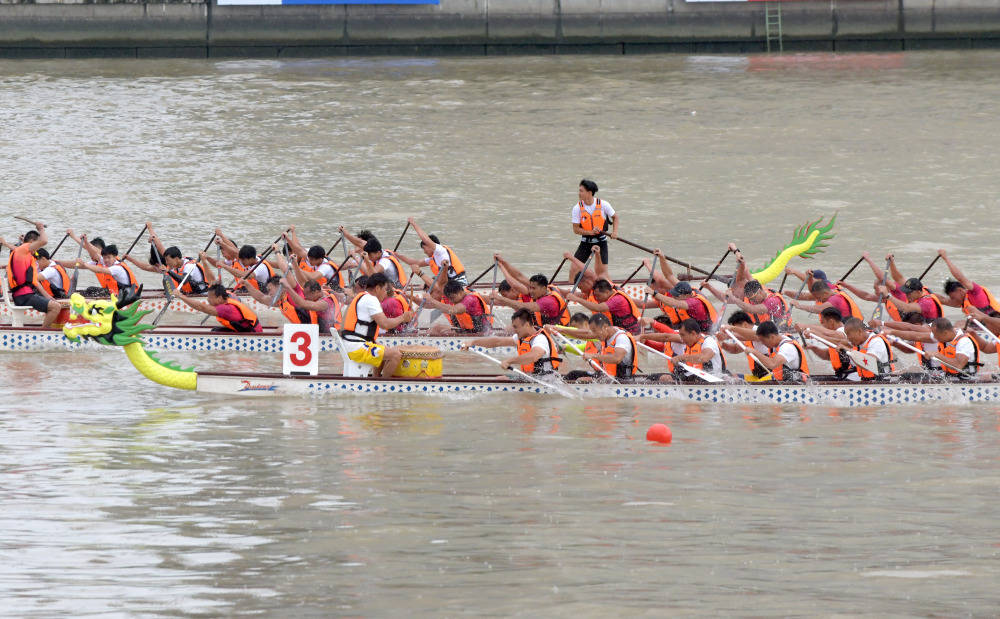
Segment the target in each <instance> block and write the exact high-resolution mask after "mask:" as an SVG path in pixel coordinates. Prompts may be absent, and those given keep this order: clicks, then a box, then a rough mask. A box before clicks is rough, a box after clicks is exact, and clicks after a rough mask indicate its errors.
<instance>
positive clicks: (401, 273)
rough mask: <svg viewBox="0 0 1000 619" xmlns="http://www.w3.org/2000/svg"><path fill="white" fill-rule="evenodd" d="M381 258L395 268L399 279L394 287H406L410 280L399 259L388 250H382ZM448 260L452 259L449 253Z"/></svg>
mask: <svg viewBox="0 0 1000 619" xmlns="http://www.w3.org/2000/svg"><path fill="white" fill-rule="evenodd" d="M446 249H447V248H446ZM448 251H449V252H450V251H451V250H450V249H449V250H448ZM382 257H383V258H388V259H389V261H390V262H392V266H393V267H395V268H396V274H397V275H398V277H399V279H398V281H396V282H394V285H395V284H396V283H398V284H399V287H400V288H403V287H404V286H406V282H408V281H409V280H410V278H409V277H408V276H407V275H406V271H405V270H403V263H402V262H400V261H399V258H397V257H396V254H394V253H393V252H391V251H389V250H383V251H382ZM448 259H449V260H451V259H452V255H451V254H450V253H449V255H448ZM455 259H456V260H457V258H455ZM431 262H434V261H433V260H431ZM459 264H461V263H459Z"/></svg>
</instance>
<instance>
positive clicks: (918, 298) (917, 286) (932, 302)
mask: <svg viewBox="0 0 1000 619" xmlns="http://www.w3.org/2000/svg"><path fill="white" fill-rule="evenodd" d="M899 290H900V291H901V292H902V293H903V294H904V295H906V301H901V300H900V299H898V298H896V297H895V296H892V295H890V294H889V291H888V289H887V288H886V287H885V286H879V287H878V293H879V294H880V295H886V301H888V302H889V303H891V304H892V305H893V306H894V307H895V308H896V310H897V311H898V312H899V313H900V314H901V315H902V314H906V313H908V312H918V313H919V314H920V315H921V316H922V317H923V319H924V322H927V323H930V322H932V321H934V320H936V319H938V318H941V317H943V315H944V308H943V307H942V306H941V301H940V299H938V298H937V296H935V295H934V294H932V293H930V292H929V291H928V290H927V289H926V288H924V285H923V283H922V282H921V281H920V280H919V279H917V278H916V277H911V278H910V279H908V280H906V281H905V282H903V285H902V286H900V287H899Z"/></svg>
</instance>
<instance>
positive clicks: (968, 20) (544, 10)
mask: <svg viewBox="0 0 1000 619" xmlns="http://www.w3.org/2000/svg"><path fill="white" fill-rule="evenodd" d="M3 1H4V0H0V2H3ZM782 26H783V30H784V39H783V42H784V48H785V50H786V51H788V50H829V51H850V50H902V49H924V48H976V47H1000V2H998V0H825V1H808V0H805V1H799V2H784V3H782ZM764 33H765V27H764V3H763V2H690V3H689V2H685V1H684V0H440V4H439V5H289V6H218V5H215V4H214V3H213V2H211V1H210V2H208V3H205V2H165V3H146V2H129V1H126V2H117V3H94V4H69V3H35V2H31V3H23V2H18V1H16V0H15V2H13V3H0V57H2V56H5V57H71V58H72V57H95V56H96V57H117V56H122V57H163V56H169V57H178V56H180V57H186V56H189V57H206V56H245V57H280V56H324V55H326V56H329V55H337V56H339V55H364V54H393V55H412V54H435V55H447V54H465V55H483V54H510V53H576V52H585V53H616V54H622V53H644V52H668V51H676V52H741V53H742V52H759V51H763V50H764V49H765V35H764Z"/></svg>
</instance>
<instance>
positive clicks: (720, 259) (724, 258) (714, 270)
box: [698, 247, 739, 290]
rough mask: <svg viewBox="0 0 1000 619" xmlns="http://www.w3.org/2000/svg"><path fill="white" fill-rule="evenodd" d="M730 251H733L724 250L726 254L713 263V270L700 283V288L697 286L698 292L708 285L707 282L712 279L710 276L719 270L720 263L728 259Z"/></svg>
mask: <svg viewBox="0 0 1000 619" xmlns="http://www.w3.org/2000/svg"><path fill="white" fill-rule="evenodd" d="M732 251H733V250H731V249H729V248H728V247H727V248H726V253H724V254H722V257H721V258H719V261H718V262H716V263H715V268H714V269H712V272H711V273H709V274H708V277H706V278H705V279H704V281H702V282H701V286H698V290H701V289H703V288H704V287H705V284H707V283H708V280H710V279H712V276H713V275H715V272H716V271H718V270H719V267H721V266H722V263H723V262H725V261H726V258H728V257H729V254H730V253H732ZM736 251H739V249H737V250H736Z"/></svg>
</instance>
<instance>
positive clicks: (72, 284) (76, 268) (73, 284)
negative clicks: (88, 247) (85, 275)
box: [66, 242, 83, 295]
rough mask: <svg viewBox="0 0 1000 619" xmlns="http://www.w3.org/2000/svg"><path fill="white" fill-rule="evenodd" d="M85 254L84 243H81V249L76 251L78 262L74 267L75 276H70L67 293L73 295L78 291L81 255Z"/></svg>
mask: <svg viewBox="0 0 1000 619" xmlns="http://www.w3.org/2000/svg"><path fill="white" fill-rule="evenodd" d="M82 255H83V243H82V242H81V243H80V249H79V250H77V252H76V262H75V263H74V264H75V266H74V267H73V276H72V277H70V278H69V290H68V291H67V292H66V294H67V295H72V294H73V293H74V292H76V283H77V281H79V279H80V256H82Z"/></svg>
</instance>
